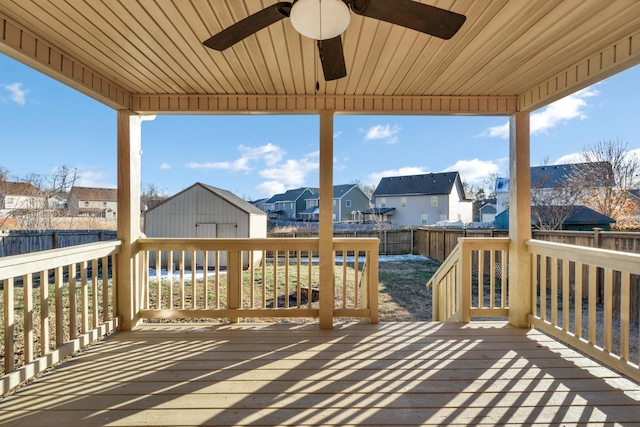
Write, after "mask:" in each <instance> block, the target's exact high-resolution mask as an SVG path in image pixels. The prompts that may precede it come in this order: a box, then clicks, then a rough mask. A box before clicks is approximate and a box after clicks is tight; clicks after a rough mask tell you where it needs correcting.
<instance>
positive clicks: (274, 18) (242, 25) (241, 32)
mask: <svg viewBox="0 0 640 427" xmlns="http://www.w3.org/2000/svg"><path fill="white" fill-rule="evenodd" d="M291 6H292V3H289V2H280V3H276V4H274V5H272V6H269V7H267V8H264V9H262V10H261V11H260V12H256V13H254V14H253V15H249V16H248V17H246V18H244V19H243V20H241V21H238V22H236V23H235V24H233V25H232V26H230V27H228V28H225V29H224V30H222V31H220V32H219V33H218V34H216V35H214V36H213V37H211V38H209V39H207V40H205V41H204V42H202V44H204V45H205V46H207V47H209V48H211V49H215V50H220V51H222V50H225V49H227V48H228V47H231V46H233V45H234V44H236V43H238V42H239V41H241V40H243V39H244V38H246V37H248V36H250V35H251V34H253V33H256V32H258V31H260V30H262V29H263V28H266V27H268V26H269V25H271V24H275V23H276V22H278V21H280V20H281V19H283V18H287V17H288V16H289V12H290V11H291Z"/></svg>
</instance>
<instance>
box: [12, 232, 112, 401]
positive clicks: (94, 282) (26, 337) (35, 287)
mask: <svg viewBox="0 0 640 427" xmlns="http://www.w3.org/2000/svg"><path fill="white" fill-rule="evenodd" d="M120 246H121V242H120V241H118V240H111V241H106V242H97V243H88V244H84V245H78V246H72V247H67V248H60V249H52V250H48V251H41V252H35V253H29V254H23V255H15V256H9V257H4V258H0V283H2V290H1V293H2V301H3V305H4V316H3V319H2V328H1V331H0V332H1V333H2V337H3V341H4V347H3V355H4V357H3V361H4V366H3V368H4V372H5V375H4V376H3V377H2V378H1V379H0V395H2V394H4V393H6V392H7V391H9V390H10V389H12V388H14V387H16V386H18V385H19V384H20V383H22V382H24V381H26V380H28V379H29V378H32V377H33V376H35V375H36V374H37V373H39V372H42V371H44V370H45V369H47V368H48V367H51V366H53V365H55V364H57V363H59V362H60V361H62V360H63V359H64V358H65V357H67V356H69V355H71V354H73V353H74V352H76V351H78V350H80V349H81V348H82V347H84V346H86V345H88V344H90V343H91V342H92V341H95V340H97V339H99V338H100V337H102V336H104V335H106V334H108V333H110V332H112V331H114V330H115V329H116V327H117V325H118V322H117V317H116V316H117V307H116V298H115V288H116V284H115V265H116V263H115V256H116V254H117V253H118V251H119V248H120ZM109 271H111V278H110V275H109ZM50 293H51V294H52V296H53V298H51V297H50ZM17 311H22V312H23V314H22V315H21V316H17V315H16V312H17ZM19 329H21V330H22V331H23V332H22V334H18V333H16V331H17V330H19ZM52 331H53V332H54V335H55V336H54V337H51V336H50V334H51V332H52ZM36 342H39V344H40V345H39V346H38V348H36V345H35V344H36ZM53 342H55V344H53ZM18 355H20V356H21V357H20V358H18Z"/></svg>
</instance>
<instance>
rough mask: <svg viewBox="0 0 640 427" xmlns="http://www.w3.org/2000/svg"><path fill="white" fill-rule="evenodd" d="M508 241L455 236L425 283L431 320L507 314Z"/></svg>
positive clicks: (467, 318)
mask: <svg viewBox="0 0 640 427" xmlns="http://www.w3.org/2000/svg"><path fill="white" fill-rule="evenodd" d="M508 245H509V239H508V238H497V237H489V238H470V237H461V238H459V239H458V244H457V245H456V247H455V248H454V249H453V251H452V252H451V253H450V254H449V256H448V257H447V258H446V259H445V261H444V262H443V263H442V264H441V266H440V268H439V269H438V270H437V271H436V273H435V274H434V275H433V276H432V278H431V279H430V280H429V282H428V283H427V286H428V287H431V288H432V289H433V297H432V306H433V309H432V313H433V320H434V321H457V322H469V321H470V320H471V318H472V317H498V316H506V315H508V304H507V301H506V295H507V271H508V266H507V264H508V261H507V250H508ZM487 253H488V255H489V256H488V257H487V256H486V255H487ZM487 267H488V268H487ZM474 273H475V276H474ZM487 281H488V283H485V282H487ZM498 283H499V285H498ZM485 288H487V289H486V290H485Z"/></svg>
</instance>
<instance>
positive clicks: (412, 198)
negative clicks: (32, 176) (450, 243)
mask: <svg viewBox="0 0 640 427" xmlns="http://www.w3.org/2000/svg"><path fill="white" fill-rule="evenodd" d="M373 199H374V208H375V209H378V210H380V209H382V208H395V209H394V211H393V216H392V217H390V218H391V219H392V222H393V224H395V225H400V226H411V225H432V224H436V223H437V222H438V221H461V222H463V223H465V224H466V223H469V222H471V221H472V219H473V204H472V201H471V199H468V198H467V197H466V193H465V191H464V188H463V186H462V180H461V179H460V174H459V173H458V172H442V173H430V174H424V175H408V176H394V177H386V178H382V179H381V180H380V183H379V184H378V187H376V190H375V191H374V192H373ZM388 214H389V212H387V215H388Z"/></svg>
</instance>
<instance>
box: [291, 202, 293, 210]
mask: <svg viewBox="0 0 640 427" xmlns="http://www.w3.org/2000/svg"><path fill="white" fill-rule="evenodd" d="M291 209H292V210H293V202H291Z"/></svg>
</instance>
